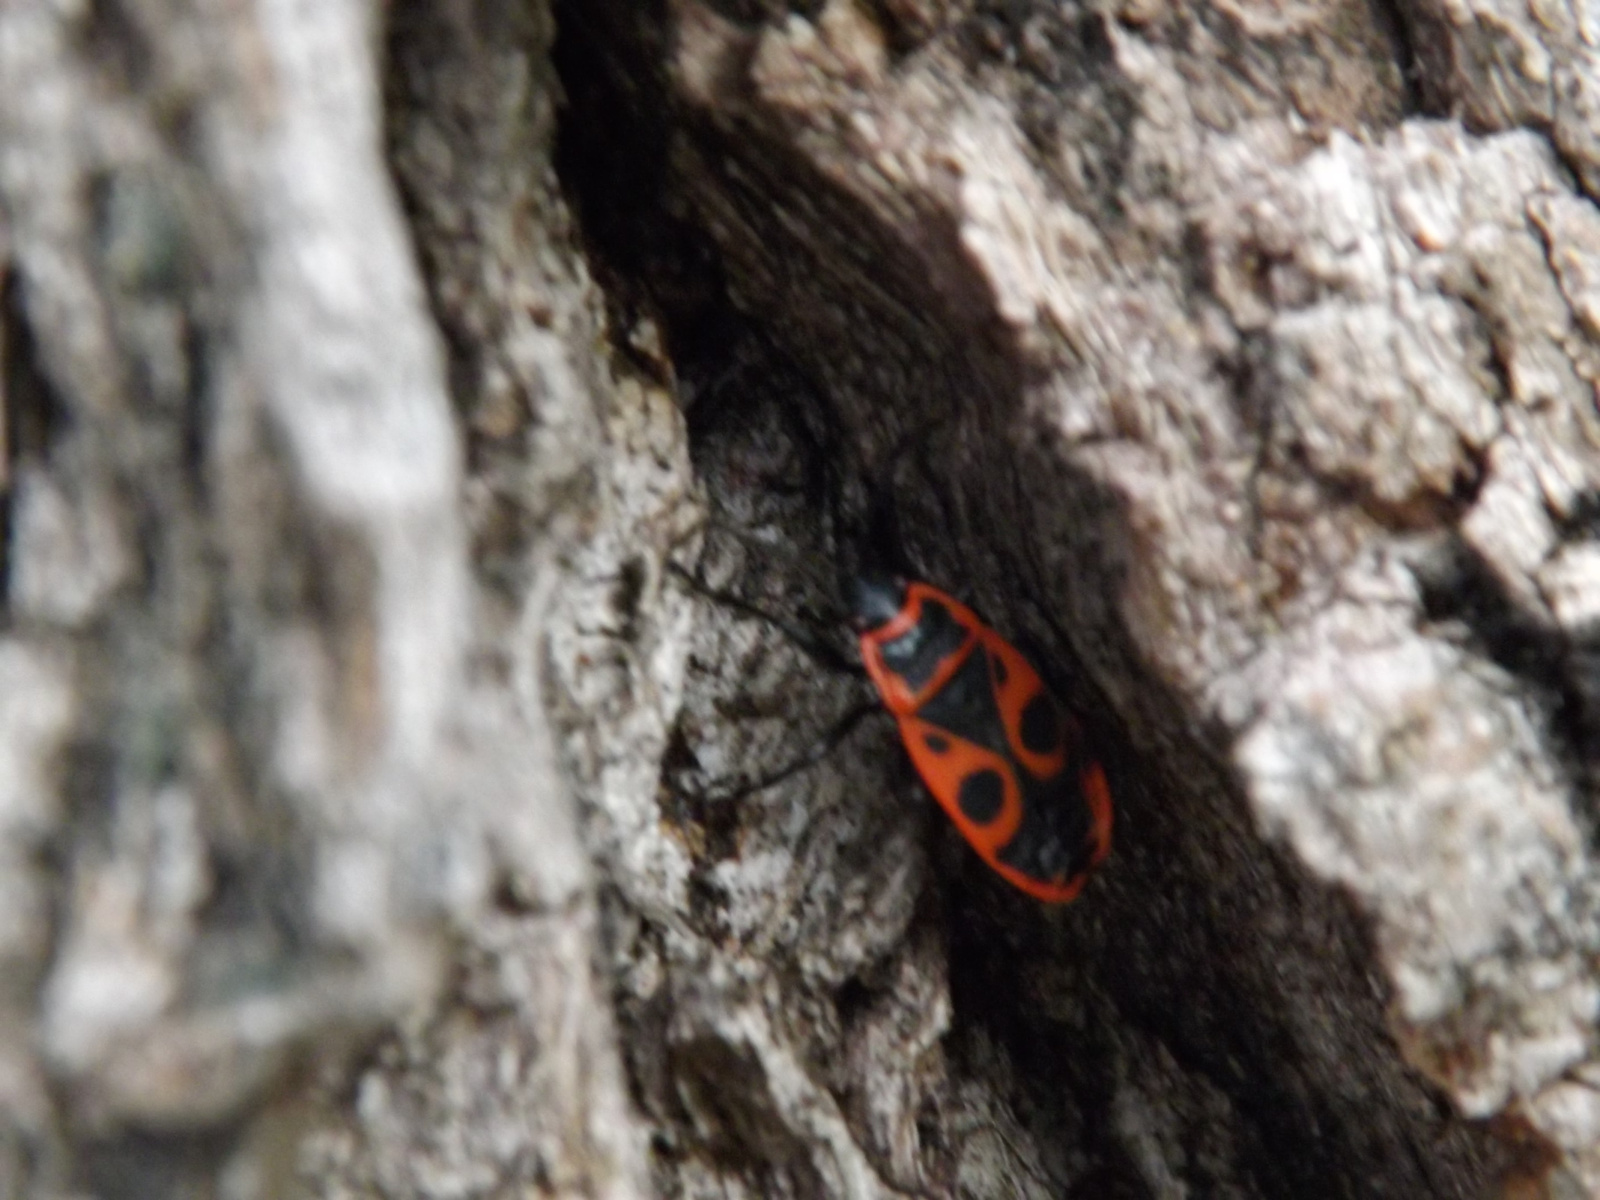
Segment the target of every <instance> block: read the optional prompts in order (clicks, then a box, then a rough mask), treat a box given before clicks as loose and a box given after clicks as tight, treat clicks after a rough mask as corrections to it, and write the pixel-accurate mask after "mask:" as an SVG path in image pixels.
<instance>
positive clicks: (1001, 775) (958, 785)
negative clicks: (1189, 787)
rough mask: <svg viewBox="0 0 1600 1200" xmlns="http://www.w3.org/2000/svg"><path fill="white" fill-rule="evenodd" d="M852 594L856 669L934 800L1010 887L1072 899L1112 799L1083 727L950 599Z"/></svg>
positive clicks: (881, 583) (1094, 860)
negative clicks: (894, 724) (859, 666)
mask: <svg viewBox="0 0 1600 1200" xmlns="http://www.w3.org/2000/svg"><path fill="white" fill-rule="evenodd" d="M851 593H852V595H851V607H852V608H853V610H854V624H855V627H856V630H857V632H858V633H859V634H860V638H861V659H862V662H863V664H864V665H865V667H866V670H867V674H868V675H869V676H870V677H871V679H872V682H873V683H874V684H875V685H876V686H877V689H878V694H879V696H880V697H881V698H882V700H883V703H884V706H885V707H886V708H887V709H888V710H889V711H890V712H891V713H893V714H894V716H895V719H896V720H897V721H898V722H899V724H900V736H901V738H902V740H903V741H904V742H905V746H906V750H907V752H908V753H909V754H910V755H911V761H912V763H913V764H915V766H916V768H917V771H918V772H919V773H920V774H921V776H922V779H923V782H924V783H926V784H927V786H928V790H929V791H931V792H932V793H933V795H934V798H935V799H936V800H938V802H939V803H940V805H942V806H943V808H944V810H945V812H947V813H948V814H949V815H950V819H951V820H952V821H954V822H955V824H956V828H957V829H958V830H960V831H961V836H962V837H964V838H966V839H967V841H968V842H970V843H971V845H972V848H973V849H974V850H976V851H977V852H978V855H979V856H980V857H981V858H982V859H983V861H984V862H986V863H987V864H988V865H989V866H990V867H992V868H993V869H994V870H995V871H997V872H998V873H999V874H1000V875H1001V876H1003V877H1004V878H1005V879H1006V880H1007V881H1008V882H1010V883H1012V884H1014V885H1015V886H1016V887H1019V888H1021V889H1022V890H1023V891H1024V892H1027V893H1028V894H1029V895H1030V896H1033V897H1035V898H1037V899H1039V900H1045V901H1052V902H1063V901H1067V900H1071V899H1072V898H1073V897H1075V896H1076V895H1077V894H1078V892H1079V891H1081V890H1082V888H1083V885H1084V881H1085V880H1086V879H1087V878H1088V874H1089V872H1090V870H1092V869H1093V868H1094V867H1095V865H1096V864H1098V863H1099V862H1100V861H1101V860H1103V859H1104V858H1105V857H1106V855H1107V854H1108V853H1110V850H1111V790H1110V787H1109V786H1108V784H1107V783H1106V776H1105V771H1104V770H1103V769H1102V768H1101V766H1100V764H1099V763H1098V762H1097V761H1095V760H1094V759H1093V758H1091V757H1089V756H1088V755H1087V754H1086V752H1085V750H1084V746H1083V739H1082V735H1081V731H1080V730H1079V728H1078V726H1077V723H1076V722H1075V721H1073V719H1072V718H1071V717H1070V716H1068V715H1067V713H1066V712H1065V710H1064V709H1063V708H1062V707H1061V705H1060V704H1059V703H1058V702H1057V701H1056V700H1055V698H1054V697H1053V696H1052V695H1051V694H1050V692H1049V690H1048V689H1047V688H1046V687H1045V686H1044V683H1043V681H1042V680H1041V679H1040V678H1039V673H1038V672H1037V671H1035V670H1034V669H1033V667H1032V666H1031V665H1030V664H1029V663H1028V660H1027V659H1025V658H1024V657H1023V656H1022V655H1021V654H1020V653H1019V652H1018V651H1017V649H1016V648H1015V647H1014V646H1012V645H1011V644H1010V643H1009V642H1007V641H1006V640H1005V639H1004V638H1003V637H1001V636H1000V635H999V634H998V633H996V632H995V631H994V630H993V629H991V628H990V627H989V626H988V625H986V624H984V622H983V621H982V620H981V619H980V618H979V617H978V615H977V614H976V613H974V612H973V611H972V610H971V609H970V608H968V607H967V606H966V605H964V604H962V603H961V602H960V601H958V600H956V599H955V598H953V597H952V596H950V595H948V594H946V593H945V592H942V591H940V590H939V589H938V588H936V587H933V586H932V585H931V584H927V583H919V582H911V581H906V580H904V579H900V578H898V577H896V576H893V575H889V574H886V573H880V572H876V571H868V572H864V573H863V574H861V575H860V576H858V577H857V578H856V579H855V580H854V581H853V586H852V587H851Z"/></svg>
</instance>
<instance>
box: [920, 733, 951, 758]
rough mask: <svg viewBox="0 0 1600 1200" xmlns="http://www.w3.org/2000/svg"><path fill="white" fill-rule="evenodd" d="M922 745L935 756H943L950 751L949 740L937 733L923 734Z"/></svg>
mask: <svg viewBox="0 0 1600 1200" xmlns="http://www.w3.org/2000/svg"><path fill="white" fill-rule="evenodd" d="M922 744H923V745H924V746H926V747H927V748H928V749H929V750H932V751H933V752H934V753H935V754H945V753H947V752H948V751H949V749H950V739H949V738H947V737H945V736H944V735H943V734H939V733H925V734H923V735H922Z"/></svg>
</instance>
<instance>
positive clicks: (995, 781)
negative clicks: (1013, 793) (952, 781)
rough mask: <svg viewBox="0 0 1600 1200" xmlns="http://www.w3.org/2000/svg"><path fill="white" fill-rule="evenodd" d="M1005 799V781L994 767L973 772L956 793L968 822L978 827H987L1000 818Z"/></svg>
mask: <svg viewBox="0 0 1600 1200" xmlns="http://www.w3.org/2000/svg"><path fill="white" fill-rule="evenodd" d="M1005 798H1006V783H1005V780H1004V779H1002V778H1001V777H1000V772H999V771H996V770H994V769H993V768H992V767H983V768H980V769H979V770H976V771H974V772H972V773H971V774H970V775H968V776H967V777H966V778H965V779H963V780H962V781H961V788H960V790H959V791H958V792H957V793H956V802H957V803H958V804H960V805H961V811H962V812H963V813H965V814H966V817H967V820H969V821H972V822H974V823H976V824H978V825H987V824H988V823H989V822H990V821H992V820H994V819H995V818H996V817H998V816H999V815H1000V809H1001V808H1002V807H1003V806H1004V804H1005Z"/></svg>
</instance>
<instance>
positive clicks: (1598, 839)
mask: <svg viewBox="0 0 1600 1200" xmlns="http://www.w3.org/2000/svg"><path fill="white" fill-rule="evenodd" d="M1573 519H1574V520H1575V521H1578V522H1579V527H1580V528H1581V527H1582V523H1583V519H1584V514H1583V510H1582V509H1581V508H1580V510H1579V512H1578V513H1577V514H1575V516H1574V518H1573ZM1417 579H1418V583H1419V584H1420V585H1421V588H1422V602H1423V611H1424V612H1425V613H1426V615H1427V617H1428V619H1430V620H1432V621H1441V622H1442V621H1456V622H1460V624H1461V625H1462V626H1463V627H1464V628H1465V629H1466V630H1467V632H1468V634H1469V636H1470V638H1471V640H1472V643H1473V645H1474V646H1475V648H1476V649H1477V651H1478V652H1479V653H1480V654H1482V655H1483V657H1485V658H1486V659H1488V660H1489V661H1490V662H1493V663H1495V664H1496V665H1497V666H1499V667H1501V668H1502V669H1504V670H1505V671H1507V672H1509V673H1510V674H1512V675H1514V676H1516V678H1517V679H1518V680H1519V681H1520V682H1521V683H1522V684H1523V685H1524V686H1525V687H1526V688H1527V692H1528V695H1529V696H1531V697H1533V698H1534V699H1535V700H1536V701H1542V703H1541V704H1540V705H1539V709H1540V710H1541V711H1539V712H1538V713H1537V714H1536V715H1539V716H1541V717H1542V718H1543V721H1542V723H1543V725H1544V729H1545V733H1546V736H1547V737H1548V738H1549V739H1550V741H1551V743H1552V745H1553V748H1554V750H1555V753H1554V754H1553V755H1552V758H1553V760H1554V761H1556V762H1558V763H1560V764H1562V765H1563V767H1564V768H1565V770H1566V771H1567V774H1568V777H1569V779H1570V780H1571V782H1572V784H1573V790H1574V796H1575V798H1576V800H1577V802H1578V803H1577V805H1576V807H1577V810H1578V811H1579V812H1580V813H1581V814H1582V816H1583V818H1584V820H1585V822H1586V824H1587V830H1586V832H1587V834H1588V837H1589V842H1590V845H1591V846H1595V847H1597V848H1600V629H1597V628H1593V627H1586V628H1580V629H1578V630H1575V631H1567V630H1562V629H1552V628H1550V627H1548V626H1547V625H1545V624H1544V623H1543V622H1541V621H1539V620H1538V619H1536V618H1535V617H1534V616H1533V615H1532V614H1530V613H1527V612H1525V611H1524V610H1523V609H1522V608H1521V606H1519V605H1518V604H1517V602H1516V600H1515V598H1514V597H1513V596H1512V595H1511V593H1510V592H1509V590H1508V589H1507V588H1506V586H1505V584H1504V583H1502V582H1501V581H1500V579H1499V578H1497V577H1496V575H1495V573H1494V570H1493V568H1492V567H1490V565H1489V564H1488V563H1487V562H1486V561H1484V559H1483V557H1482V555H1480V554H1479V553H1478V552H1477V551H1475V550H1474V549H1473V548H1472V547H1471V546H1469V545H1467V544H1466V543H1465V542H1464V541H1462V540H1461V539H1459V538H1455V539H1452V541H1451V542H1450V543H1449V544H1448V545H1446V546H1445V547H1444V548H1443V549H1442V550H1441V551H1440V552H1439V553H1438V554H1437V555H1436V556H1435V558H1434V559H1433V560H1431V561H1429V562H1427V563H1424V564H1423V565H1422V566H1420V567H1419V568H1417Z"/></svg>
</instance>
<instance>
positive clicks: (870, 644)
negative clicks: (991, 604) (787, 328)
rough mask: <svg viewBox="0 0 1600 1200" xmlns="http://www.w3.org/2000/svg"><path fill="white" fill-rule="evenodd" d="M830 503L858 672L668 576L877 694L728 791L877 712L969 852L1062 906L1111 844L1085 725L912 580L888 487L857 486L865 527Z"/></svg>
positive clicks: (934, 592)
mask: <svg viewBox="0 0 1600 1200" xmlns="http://www.w3.org/2000/svg"><path fill="white" fill-rule="evenodd" d="M829 474H830V476H832V472H831V471H830V472H829ZM830 500H831V504H830V507H831V508H832V509H833V510H834V515H833V525H834V537H835V540H836V541H837V542H839V543H840V544H841V545H840V557H839V563H838V575H839V578H838V584H839V591H840V593H841V595H842V597H843V599H844V600H845V608H846V610H847V614H848V620H849V624H850V626H851V627H852V628H853V630H854V632H855V634H856V637H857V643H858V648H859V652H860V659H861V662H860V667H859V668H857V667H855V666H854V664H852V663H850V662H849V661H848V660H847V659H845V658H844V656H842V655H840V654H838V653H837V652H835V651H833V650H832V649H831V648H830V647H829V646H828V645H827V644H826V643H825V642H821V641H819V640H818V639H816V638H813V637H810V636H807V635H806V634H805V633H804V632H802V631H800V630H798V629H797V628H796V627H795V626H794V625H793V624H791V623H790V622H788V621H786V620H783V619H781V618H778V617H775V616H772V615H770V614H768V613H766V612H764V611H763V610H762V609H760V608H759V607H757V606H755V605H753V604H751V603H749V602H747V601H744V600H742V599H740V598H739V597H737V596H733V595H730V594H728V593H723V592H719V591H715V590H713V589H711V588H709V587H707V586H706V585H705V584H704V583H703V582H701V581H700V580H699V579H698V578H697V577H696V576H694V575H693V574H691V573H689V572H688V571H684V570H682V569H679V568H675V570H677V573H678V574H680V575H681V576H682V577H684V578H685V579H686V580H687V581H688V582H689V583H690V584H691V585H692V586H694V587H695V588H696V589H697V590H699V591H701V592H703V593H704V594H706V595H707V596H709V597H711V598H712V599H715V600H718V601H722V602H726V603H729V604H731V605H732V606H734V607H735V608H737V609H739V610H741V611H743V612H746V613H748V614H750V615H753V616H756V617H759V618H761V619H763V620H765V621H768V622H769V623H771V624H773V625H775V626H776V627H777V628H778V629H779V630H780V631H782V632H783V633H784V634H785V635H786V636H787V637H788V638H789V639H790V640H791V641H794V642H795V643H797V644H798V645H799V646H800V647H801V648H802V649H804V650H805V651H806V652H807V653H808V654H810V655H811V656H812V657H813V658H816V659H818V660H819V661H822V662H824V663H826V664H827V665H829V666H833V667H835V668H841V669H847V670H852V671H853V672H854V673H857V674H859V672H860V671H861V670H862V669H864V670H865V673H866V675H867V677H868V678H869V679H870V680H871V681H872V683H873V685H874V687H875V688H876V690H877V701H876V703H873V704H863V705H858V706H856V707H854V708H852V709H851V710H850V711H848V712H847V713H846V714H845V715H844V716H843V717H841V718H840V719H839V720H838V721H837V722H835V724H834V726H833V728H832V729H831V730H830V731H829V732H828V733H827V734H825V735H824V736H823V737H822V738H821V739H820V740H819V742H818V744H817V745H816V746H814V747H813V748H812V749H811V750H809V751H807V752H806V753H804V754H803V755H802V756H801V757H799V758H798V759H796V760H794V761H793V762H790V763H788V764H786V765H784V766H782V767H780V768H778V769H776V770H774V771H772V772H769V773H767V774H765V775H763V776H761V777H760V778H759V779H755V780H751V781H748V782H747V783H745V784H744V785H742V786H740V787H738V788H737V789H735V790H734V791H733V792H732V793H729V795H732V796H737V795H741V794H748V793H750V792H753V791H759V790H762V789H764V788H767V787H770V786H772V785H774V784H776V783H778V782H779V781H781V780H783V779H786V778H788V777H789V776H791V775H793V774H795V773H797V772H798V771H800V770H803V769H805V768H806V767H809V766H811V765H812V764H814V763H816V762H818V761H819V760H820V759H821V758H822V757H823V756H824V755H825V754H827V753H828V752H829V751H830V750H832V748H833V747H834V746H836V745H838V744H839V743H840V742H841V741H842V740H843V739H844V738H845V737H847V736H848V735H849V733H850V732H851V731H852V730H853V729H854V728H855V727H856V726H857V725H858V724H859V723H860V722H861V720H862V718H863V717H864V716H866V715H867V714H868V713H870V712H872V711H876V710H877V709H879V708H881V709H886V710H887V711H888V712H889V713H890V714H891V715H892V716H893V717H894V718H895V721H896V722H897V724H898V726H899V732H900V738H901V741H902V742H903V744H904V746H905V749H906V753H907V754H908V756H909V757H910V759H911V762H912V765H913V766H915V767H916V769H917V773H918V774H919V775H920V776H921V778H922V781H923V783H924V784H925V785H926V786H927V788H928V790H929V791H930V792H932V793H933V797H934V799H935V800H937V801H938V802H939V804H940V806H941V807H942V808H943V809H944V811H945V812H946V814H948V816H949V817H950V819H951V821H952V822H954V824H955V827H956V829H957V830H958V831H959V832H960V834H961V836H962V837H963V838H965V839H966V841H967V842H968V844H969V845H971V847H972V848H973V850H975V851H976V852H977V854H978V856H979V858H981V859H982V860H983V861H984V863H985V864H987V865H988V866H989V867H990V868H991V869H992V870H994V871H995V872H996V873H997V874H999V875H1000V876H1001V877H1002V878H1003V879H1005V880H1006V881H1007V882H1008V883H1010V884H1012V885H1013V886H1014V887H1017V888H1019V889H1021V890H1022V891H1023V892H1025V893H1027V894H1028V895H1030V896H1032V897H1034V898H1036V899H1038V900H1042V901H1045V902H1049V903H1062V902H1065V901H1069V900H1072V899H1073V898H1075V897H1076V896H1077V895H1078V893H1079V892H1080V891H1081V890H1082V889H1083V886H1084V883H1085V882H1086V881H1087V879H1088V876H1089V873H1090V872H1091V871H1092V870H1093V869H1094V868H1095V867H1096V866H1097V865H1098V864H1099V863H1101V862H1102V861H1103V860H1104V859H1105V858H1106V856H1107V855H1108V854H1109V853H1110V850H1111V825H1112V802H1111V789H1110V786H1109V784H1108V782H1107V778H1106V773H1105V770H1104V769H1103V767H1102V766H1101V764H1100V762H1099V761H1098V760H1097V759H1096V758H1095V757H1094V756H1093V755H1092V754H1091V753H1090V752H1089V748H1088V744H1087V741H1086V738H1085V736H1084V731H1083V729H1082V728H1081V726H1080V725H1079V724H1078V722H1077V721H1076V720H1075V719H1074V718H1073V717H1072V716H1071V714H1070V713H1069V712H1068V711H1067V709H1066V708H1065V707H1064V706H1063V705H1062V704H1061V703H1060V701H1059V700H1057V699H1056V697H1055V696H1054V695H1053V694H1052V693H1051V691H1050V689H1049V688H1048V687H1047V686H1046V685H1045V683H1044V681H1043V680H1042V678H1041V677H1040V675H1039V672H1038V671H1037V670H1036V669H1035V668H1034V667H1033V665H1032V664H1031V663H1030V662H1029V661H1028V659H1027V658H1026V657H1025V656H1024V655H1023V654H1022V653H1021V652H1020V651H1019V650H1017V648H1016V647H1015V646H1013V645H1012V644H1011V643H1010V642H1009V641H1007V640H1006V639H1005V638H1004V637H1003V636H1002V635H1001V634H1000V633H998V632H997V631H996V630H995V629H994V628H993V627H992V626H990V625H989V624H987V623H986V622H985V621H984V620H983V619H982V618H981V617H979V616H978V614H977V613H976V612H974V611H973V609H971V608H970V607H968V606H967V605H966V604H963V603H962V602H961V601H959V600H957V599H956V598H955V597H954V596H952V595H950V594H949V593H948V592H945V591H943V590H941V589H940V588H938V587H935V586H934V585H933V584H931V583H926V582H922V581H919V580H917V579H914V578H912V577H911V576H912V572H911V571H909V570H907V569H905V566H904V563H903V561H902V560H901V558H900V552H899V538H898V531H897V530H896V529H895V518H894V513H893V505H892V503H891V502H890V501H889V500H888V496H887V492H886V491H884V490H882V489H879V488H875V487H873V488H869V489H868V502H867V504H866V505H865V512H866V519H865V521H863V522H861V524H860V527H858V528H854V529H851V528H850V527H849V525H850V523H849V522H847V521H845V520H844V519H843V518H842V517H841V515H840V513H839V509H840V508H841V507H842V506H841V505H840V504H839V501H838V489H837V488H832V489H830Z"/></svg>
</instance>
